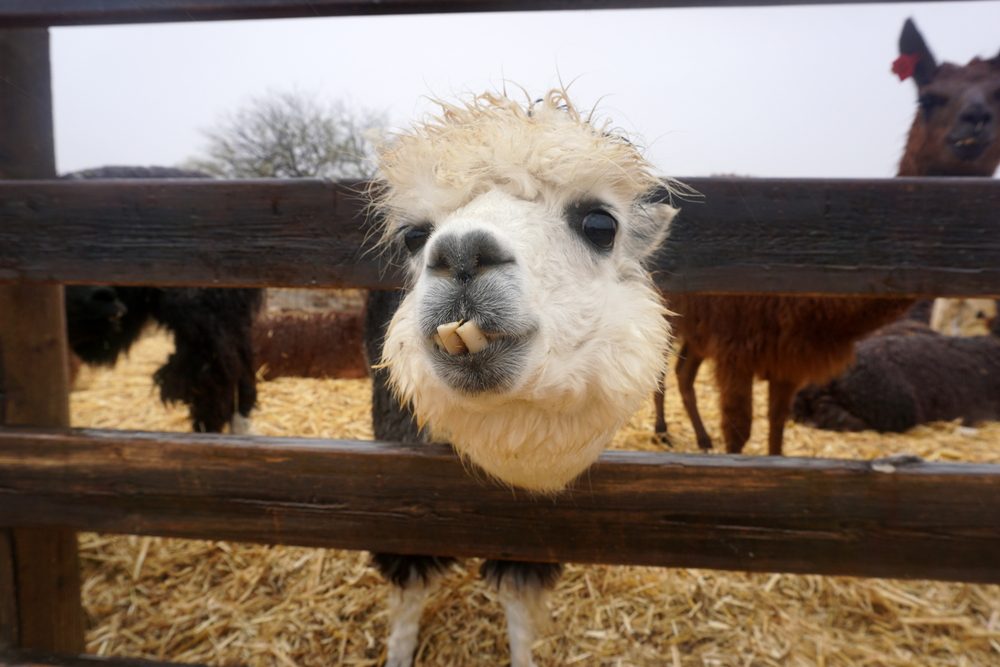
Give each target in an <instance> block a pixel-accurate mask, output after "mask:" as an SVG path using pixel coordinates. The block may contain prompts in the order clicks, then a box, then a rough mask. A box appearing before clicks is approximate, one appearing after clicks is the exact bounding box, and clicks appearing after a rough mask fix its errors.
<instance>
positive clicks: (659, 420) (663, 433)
mask: <svg viewBox="0 0 1000 667" xmlns="http://www.w3.org/2000/svg"><path fill="white" fill-rule="evenodd" d="M666 384H667V378H666V375H664V377H663V378H662V379H661V380H660V386H659V387H657V389H656V393H654V394H653V410H654V411H655V412H656V423H655V424H653V433H654V434H655V435H656V437H657V439H658V440H659V441H660V442H662V443H663V444H665V445H670V435H668V434H667V418H666V415H664V414H663V399H664V394H665V393H666Z"/></svg>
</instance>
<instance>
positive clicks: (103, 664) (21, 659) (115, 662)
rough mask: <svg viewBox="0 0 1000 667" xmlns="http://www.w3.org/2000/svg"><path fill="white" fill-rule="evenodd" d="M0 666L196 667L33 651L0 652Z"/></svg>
mask: <svg viewBox="0 0 1000 667" xmlns="http://www.w3.org/2000/svg"><path fill="white" fill-rule="evenodd" d="M0 667H196V666H195V665H191V664H186V665H183V666H182V665H181V664H179V663H174V662H169V663H168V662H157V661H152V660H140V659H136V658H103V657H98V656H96V655H54V654H51V653H38V652H35V651H11V652H7V653H0Z"/></svg>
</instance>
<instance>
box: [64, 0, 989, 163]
mask: <svg viewBox="0 0 1000 667" xmlns="http://www.w3.org/2000/svg"><path fill="white" fill-rule="evenodd" d="M907 16H912V17H913V18H914V19H915V20H916V21H917V24H918V26H919V28H920V29H921V30H922V31H923V33H924V36H925V37H926V39H927V41H928V43H929V44H930V46H931V49H932V50H933V51H934V53H935V55H936V56H937V58H938V60H939V61H940V60H950V61H954V62H961V63H965V62H966V61H968V60H969V59H970V58H972V57H973V56H975V55H982V56H993V55H995V54H996V53H997V52H998V50H1000V2H996V1H989V2H947V3H914V4H886V5H874V6H856V5H841V6H830V7H773V8H752V9H657V10H628V11H570V12H531V13H497V14H465V15H458V14H451V15H429V16H390V17H358V18H331V19H308V20H305V19H303V20H278V21H244V22H221V23H220V22H213V23H192V24H179V23H175V24H158V25H137V26H111V27H86V28H58V29H54V30H53V31H52V32H53V39H52V45H53V46H52V57H53V87H54V95H55V125H56V147H57V160H58V167H59V169H60V171H69V170H74V169H82V168H87V167H93V166H99V165H104V164H135V165H140V164H141V165H152V164H158V165H173V164H177V163H179V162H182V161H183V160H185V159H186V158H188V157H191V156H192V155H194V154H195V153H197V151H198V150H199V148H200V147H201V146H202V145H203V139H202V135H201V131H202V130H204V129H205V128H208V127H210V126H211V125H212V124H213V122H215V121H216V120H217V119H218V118H219V117H220V116H221V115H223V114H224V113H226V112H228V111H232V110H234V109H236V108H238V107H239V106H240V105H241V104H243V103H245V102H246V101H247V100H248V98H250V97H252V96H254V95H257V94H260V93H262V92H265V91H267V90H269V89H274V90H288V89H297V90H300V91H303V92H307V93H315V94H316V95H317V96H319V97H321V98H329V99H338V98H339V99H344V100H346V101H347V102H349V103H351V104H354V105H357V106H365V107H369V108H372V109H377V110H384V111H386V112H387V113H388V116H389V118H390V120H391V121H392V123H394V124H397V125H400V124H406V123H407V122H408V121H409V120H410V119H411V118H413V117H415V116H418V115H419V114H421V113H423V112H425V111H426V110H428V109H429V108H430V107H429V105H428V104H427V102H426V96H428V95H437V96H443V97H453V96H455V95H459V94H462V93H465V92H469V91H473V92H478V91H482V90H486V89H489V88H496V87H498V86H500V85H502V83H503V80H504V79H507V80H510V81H514V82H517V83H518V84H520V85H522V86H524V87H526V88H527V89H528V90H529V91H531V92H532V93H540V92H543V91H544V90H546V89H548V88H550V87H552V86H554V85H557V84H558V82H559V80H560V78H561V79H562V80H563V81H570V80H575V83H574V84H573V86H572V88H571V93H572V97H573V98H574V100H575V101H576V102H577V103H578V104H579V105H583V106H589V105H591V104H593V103H595V102H599V105H598V109H599V110H600V111H601V112H602V113H603V115H604V116H606V117H610V118H612V119H613V120H614V122H615V125H616V126H617V127H619V128H621V129H624V130H626V131H627V132H628V133H629V134H630V135H632V136H634V137H638V138H639V143H641V144H642V145H644V146H645V147H646V150H647V154H648V155H649V157H650V158H651V159H652V160H653V162H654V163H655V164H656V165H657V166H658V167H659V168H660V169H661V170H662V172H663V173H665V174H669V175H679V176H701V175H708V174H713V173H737V174H746V175H754V176H844V177H851V176H855V177H882V176H891V175H893V173H894V171H895V166H896V162H897V160H898V158H899V154H900V151H901V148H902V145H903V138H904V136H905V134H906V130H907V128H908V127H909V123H910V119H911V117H912V112H913V109H914V99H915V96H914V89H913V85H912V83H911V82H905V83H902V84H901V83H899V82H898V81H897V80H896V79H895V77H893V76H892V75H891V74H890V73H889V67H890V64H891V62H892V60H893V59H894V58H895V57H896V44H897V38H898V35H899V31H900V28H901V26H902V23H903V20H904V19H905V18H906V17H907Z"/></svg>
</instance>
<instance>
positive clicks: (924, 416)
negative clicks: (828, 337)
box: [792, 318, 1000, 433]
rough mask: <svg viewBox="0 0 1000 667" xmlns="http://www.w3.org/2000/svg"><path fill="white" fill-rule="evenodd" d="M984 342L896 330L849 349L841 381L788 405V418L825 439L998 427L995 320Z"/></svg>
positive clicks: (999, 325)
mask: <svg viewBox="0 0 1000 667" xmlns="http://www.w3.org/2000/svg"><path fill="white" fill-rule="evenodd" d="M990 331H991V332H992V335H988V336H970V337H961V336H944V335H942V334H940V333H938V332H936V331H934V330H933V329H931V328H930V327H928V326H927V325H925V324H920V323H916V322H900V323H897V324H895V325H891V326H888V327H885V328H884V329H883V330H881V331H879V332H878V333H876V334H875V335H873V336H871V337H870V338H866V339H864V340H862V341H861V342H859V343H858V344H857V346H856V347H855V351H856V355H857V356H856V360H855V362H854V365H853V366H851V367H850V368H849V369H848V370H847V371H846V372H845V373H843V374H842V375H841V376H839V377H837V378H834V379H833V380H831V381H830V382H827V383H826V384H824V385H822V386H819V387H817V386H809V387H806V388H805V389H803V390H802V391H800V392H799V393H798V395H797V396H796V397H795V403H794V405H793V406H792V418H793V419H795V421H798V422H803V423H806V424H809V425H811V426H816V427H818V428H821V429H826V430H828V431H863V430H867V429H872V430H875V431H880V432H896V433H901V432H903V431H906V430H908V429H910V428H912V427H914V426H916V425H917V424H925V423H927V422H932V421H945V420H947V421H950V420H953V419H961V420H962V421H963V423H965V424H974V423H976V422H979V421H985V420H995V419H1000V318H994V319H993V321H992V322H991V323H990Z"/></svg>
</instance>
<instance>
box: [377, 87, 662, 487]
mask: <svg viewBox="0 0 1000 667" xmlns="http://www.w3.org/2000/svg"><path fill="white" fill-rule="evenodd" d="M479 103H480V104H482V99H480V100H479ZM453 111H454V110H453ZM458 111H460V112H461V114H460V115H459V118H457V119H456V118H449V117H448V116H447V115H446V117H445V119H444V120H443V121H441V123H440V125H438V126H434V127H436V128H440V129H446V130H448V131H447V132H443V133H442V136H441V137H437V136H436V135H435V136H433V137H430V138H429V137H428V135H427V130H426V128H425V129H424V132H423V133H420V132H419V131H418V132H417V133H415V134H413V135H406V136H405V137H404V138H402V139H400V140H399V141H400V142H402V143H401V144H400V143H397V146H396V148H395V149H394V150H395V151H396V152H390V153H388V154H387V153H383V174H384V176H385V178H386V181H387V184H388V187H389V188H390V194H389V195H388V196H389V199H388V200H383V201H382V204H383V206H385V205H386V204H388V205H389V206H388V211H389V215H388V225H387V228H386V238H387V240H388V242H390V243H396V244H397V245H398V246H400V247H405V248H406V252H407V254H408V268H409V274H410V277H411V289H410V292H409V294H408V295H407V297H406V298H405V299H404V301H403V303H402V305H401V306H400V309H399V311H398V312H397V314H396V316H395V318H394V319H393V321H392V323H391V324H390V327H389V332H388V334H387V337H386V344H385V349H384V357H383V359H384V361H385V363H386V364H387V365H388V366H389V371H390V377H391V380H392V383H393V385H394V387H395V389H396V391H397V393H398V394H399V396H400V398H401V400H403V401H408V402H411V403H412V405H413V408H414V411H415V413H416V415H417V418H418V420H419V421H420V422H421V425H424V424H426V425H427V427H428V428H429V430H430V432H431V434H432V435H433V436H434V437H435V438H439V439H443V440H448V441H450V442H451V443H452V444H453V445H454V446H455V448H456V449H457V450H458V451H459V452H460V453H461V454H463V455H464V456H466V457H467V458H468V459H470V460H471V461H472V462H474V463H476V464H477V465H479V466H480V467H482V468H483V469H484V470H485V471H486V472H487V473H489V474H491V475H492V476H494V477H496V478H498V479H500V480H502V481H504V482H507V483H509V484H511V485H514V486H519V487H523V488H527V489H531V490H537V491H555V490H558V489H561V488H563V487H564V486H565V485H566V484H568V483H569V482H570V481H572V480H573V479H574V478H575V477H576V476H578V475H579V474H580V473H581V472H582V471H583V470H585V469H586V468H587V467H588V466H589V465H590V464H591V463H593V461H594V460H595V459H596V458H597V456H598V454H599V453H600V452H601V451H602V449H603V448H604V446H605V445H606V444H607V443H608V442H609V440H610V439H611V437H612V435H613V434H614V432H615V431H616V430H617V429H618V428H619V427H620V426H621V425H622V424H623V423H624V422H625V421H626V420H627V419H628V418H629V416H630V415H631V414H632V412H634V411H635V409H636V408H637V407H638V406H639V404H640V403H641V401H642V400H643V399H644V398H645V397H647V396H648V395H649V393H650V392H651V391H652V390H653V389H654V388H655V387H656V383H657V382H658V380H659V377H660V376H661V374H662V371H663V368H664V365H665V358H666V356H665V352H666V348H667V346H668V329H667V325H666V321H665V319H664V310H663V307H662V305H661V302H660V297H659V294H658V293H657V292H656V291H655V290H654V289H653V288H652V286H651V283H650V280H649V277H648V274H647V273H646V272H645V270H643V268H642V264H641V262H642V260H643V259H644V258H645V257H646V256H648V255H649V254H650V253H651V252H652V251H653V250H655V248H656V246H657V245H658V244H659V242H660V240H661V239H662V237H663V234H664V233H665V230H666V226H667V224H668V221H669V219H670V218H671V217H672V214H673V213H674V210H673V209H672V208H670V207H669V206H666V205H665V204H653V203H647V202H644V201H643V197H644V196H645V195H647V194H648V192H649V191H650V190H652V189H653V187H654V186H655V185H658V182H657V181H656V179H655V178H653V177H652V176H650V175H649V174H648V172H647V171H645V163H641V162H635V161H634V160H635V159H636V153H635V149H634V148H633V147H631V146H630V145H626V144H623V143H621V141H620V140H618V139H615V138H612V137H608V136H606V135H603V134H602V133H600V132H599V131H596V130H595V129H594V128H593V127H592V126H591V125H589V124H588V123H586V122H583V121H581V120H580V119H579V118H578V117H575V116H574V115H573V113H572V112H571V111H568V110H566V109H565V108H561V107H560V106H559V105H557V104H552V103H550V104H546V105H544V106H540V107H536V108H533V109H532V112H531V113H527V112H525V111H524V110H523V109H522V108H521V107H520V106H517V105H515V104H514V103H512V102H509V101H508V100H496V99H493V98H490V99H489V101H488V104H486V105H485V106H477V107H467V108H466V109H462V110H458ZM451 121H460V122H455V123H454V124H453V123H452V122H451ZM434 138H440V139H442V140H443V145H440V144H439V145H437V148H438V151H439V153H444V154H445V156H444V157H441V156H440V155H439V156H438V158H437V159H431V160H428V161H427V162H424V163H423V165H421V164H420V163H419V162H420V160H415V161H414V163H409V162H408V161H409V160H411V159H414V158H415V157H416V156H419V157H420V158H423V157H426V156H432V155H434V154H435V153H434V151H432V150H430V148H432V147H433V146H431V147H428V146H427V143H430V144H432V145H433V144H435V143H436V142H435V141H434V140H433V139H434ZM407 142H412V143H410V144H409V145H408V144H407ZM454 142H458V144H459V147H463V146H464V148H465V150H463V151H461V153H458V152H457V151H456V155H459V156H460V159H462V160H463V161H465V160H469V159H473V160H478V161H479V163H478V164H475V165H470V168H463V169H457V170H456V171H455V174H456V176H457V177H456V178H455V179H452V178H441V175H442V173H447V172H448V171H450V168H451V167H452V166H453V165H450V164H448V161H447V154H448V152H449V151H450V150H453V144H454ZM574 148H576V149H577V150H578V151H579V152H578V153H574V151H573V149H574ZM622 149H625V150H622ZM423 151H427V152H426V153H423ZM470 153H472V154H477V153H478V158H477V157H473V156H470V155H469V154H470ZM609 158H613V159H616V160H618V162H619V164H617V165H615V164H609V163H608V159H609ZM404 163H405V164H406V167H405V168H401V165H402V164H404ZM625 166H627V167H628V168H629V169H630V170H631V175H632V176H633V177H632V178H629V179H622V178H621V170H622V168H623V167H625ZM421 169H426V172H422V171H421ZM394 176H395V177H396V179H398V180H394V178H393V177H394ZM484 176H486V177H485V178H484ZM601 176H603V178H601ZM560 179H561V180H560ZM459 322H469V323H471V324H470V325H468V326H466V327H462V328H459V329H458V333H457V334H456V335H457V338H455V339H453V340H454V341H456V345H457V348H456V347H454V346H452V345H449V344H447V343H448V341H447V340H444V339H443V338H442V336H448V335H449V334H448V333H442V332H443V331H445V332H446V330H447V328H448V325H449V324H451V325H452V327H453V326H454V324H455V323H459ZM441 327H444V329H442V328H441ZM470 327H471V331H470Z"/></svg>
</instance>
